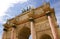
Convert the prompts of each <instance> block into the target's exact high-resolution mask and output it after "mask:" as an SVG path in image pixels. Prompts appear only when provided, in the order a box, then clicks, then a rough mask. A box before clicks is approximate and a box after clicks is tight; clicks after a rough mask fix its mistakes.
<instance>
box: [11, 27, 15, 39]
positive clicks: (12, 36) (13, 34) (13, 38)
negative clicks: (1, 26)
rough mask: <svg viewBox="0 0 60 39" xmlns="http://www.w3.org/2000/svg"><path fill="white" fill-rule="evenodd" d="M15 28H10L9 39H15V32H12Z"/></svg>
mask: <svg viewBox="0 0 60 39" xmlns="http://www.w3.org/2000/svg"><path fill="white" fill-rule="evenodd" d="M15 28H16V27H15V26H12V28H11V39H15V38H16V37H15V36H16V35H15V32H14V31H15Z"/></svg>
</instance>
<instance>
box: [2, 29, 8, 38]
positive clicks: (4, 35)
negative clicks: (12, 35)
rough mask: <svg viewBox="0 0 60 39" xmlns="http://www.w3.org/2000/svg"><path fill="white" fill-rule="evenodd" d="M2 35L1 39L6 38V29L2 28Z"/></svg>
mask: <svg viewBox="0 0 60 39" xmlns="http://www.w3.org/2000/svg"><path fill="white" fill-rule="evenodd" d="M3 31H4V32H3V37H2V39H7V29H5V28H4V29H3Z"/></svg>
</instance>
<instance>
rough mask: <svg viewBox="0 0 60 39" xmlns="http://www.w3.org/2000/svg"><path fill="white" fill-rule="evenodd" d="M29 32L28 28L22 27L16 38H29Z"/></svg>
mask: <svg viewBox="0 0 60 39" xmlns="http://www.w3.org/2000/svg"><path fill="white" fill-rule="evenodd" d="M30 34H31V33H30V29H29V28H27V27H23V28H22V29H21V30H20V32H19V34H18V39H29V36H30Z"/></svg>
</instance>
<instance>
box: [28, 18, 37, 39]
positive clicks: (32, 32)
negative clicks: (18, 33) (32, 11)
mask: <svg viewBox="0 0 60 39" xmlns="http://www.w3.org/2000/svg"><path fill="white" fill-rule="evenodd" d="M29 20H30V25H31V36H32V39H36V31H35V26H34V19H33V18H30V19H29Z"/></svg>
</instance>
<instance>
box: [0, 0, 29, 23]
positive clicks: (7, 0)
mask: <svg viewBox="0 0 60 39" xmlns="http://www.w3.org/2000/svg"><path fill="white" fill-rule="evenodd" d="M27 1H28V0H0V22H3V20H2V17H3V16H4V15H7V14H6V13H5V12H6V10H7V9H8V8H9V7H10V6H12V4H13V3H18V2H20V3H24V2H27Z"/></svg>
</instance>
